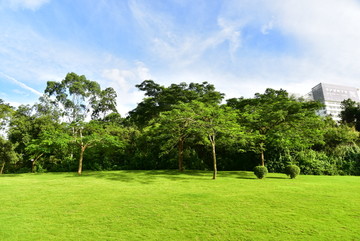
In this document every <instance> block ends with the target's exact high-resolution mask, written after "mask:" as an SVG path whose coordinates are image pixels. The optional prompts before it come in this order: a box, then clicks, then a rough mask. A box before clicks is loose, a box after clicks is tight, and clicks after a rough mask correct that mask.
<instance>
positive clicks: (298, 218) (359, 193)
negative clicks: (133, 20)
mask: <svg viewBox="0 0 360 241" xmlns="http://www.w3.org/2000/svg"><path fill="white" fill-rule="evenodd" d="M211 177H212V174H211V172H200V171H186V172H185V173H182V174H179V173H178V172H177V171H112V172H84V174H83V176H81V177H79V176H77V175H76V174H74V173H47V174H17V175H2V176H0V240H359V238H360V177H350V176H345V177H340V176H333V177H329V176H299V177H298V178H297V179H289V178H288V177H286V176H285V175H283V174H269V175H268V177H267V178H266V179H264V180H258V179H256V178H255V176H254V175H253V174H252V173H250V172H219V175H218V179H217V180H212V179H211Z"/></svg>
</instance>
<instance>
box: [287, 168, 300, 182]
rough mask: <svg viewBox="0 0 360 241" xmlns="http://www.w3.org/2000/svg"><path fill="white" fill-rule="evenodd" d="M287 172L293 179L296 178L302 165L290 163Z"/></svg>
mask: <svg viewBox="0 0 360 241" xmlns="http://www.w3.org/2000/svg"><path fill="white" fill-rule="evenodd" d="M285 174H286V175H288V176H290V178H291V179H294V178H295V177H296V176H297V175H299V174H300V167H298V166H296V165H288V166H287V167H286V168H285Z"/></svg>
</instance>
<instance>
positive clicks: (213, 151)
mask: <svg viewBox="0 0 360 241" xmlns="http://www.w3.org/2000/svg"><path fill="white" fill-rule="evenodd" d="M209 139H210V142H211V146H212V155H213V164H214V172H213V179H216V175H217V165H216V152H215V135H212V136H209Z"/></svg>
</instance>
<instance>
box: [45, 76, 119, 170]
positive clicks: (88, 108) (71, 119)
mask: <svg viewBox="0 0 360 241" xmlns="http://www.w3.org/2000/svg"><path fill="white" fill-rule="evenodd" d="M45 94H47V95H48V98H51V97H52V96H54V97H55V100H56V101H53V103H54V104H55V105H56V106H58V107H60V108H61V109H62V113H63V115H64V117H67V118H68V123H69V127H71V130H72V131H71V132H72V136H73V140H74V143H76V144H77V145H78V147H79V149H80V153H79V167H78V174H79V175H81V173H82V167H83V157H84V152H85V150H86V149H87V148H88V147H90V146H92V145H93V144H94V143H95V142H97V141H100V140H102V138H101V132H102V128H99V126H98V125H95V124H94V123H86V120H87V118H90V117H92V118H93V119H99V118H100V116H103V118H105V116H106V115H107V114H108V113H111V112H113V113H116V112H117V111H116V92H115V91H114V90H113V89H112V88H107V89H105V90H103V91H102V90H101V88H100V85H99V84H98V83H97V82H96V81H91V80H88V79H87V78H86V77H85V76H84V75H81V76H79V75H77V74H75V73H68V74H67V75H66V77H65V79H64V80H62V81H61V82H54V81H48V83H47V87H46V89H45Z"/></svg>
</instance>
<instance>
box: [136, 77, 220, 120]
mask: <svg viewBox="0 0 360 241" xmlns="http://www.w3.org/2000/svg"><path fill="white" fill-rule="evenodd" d="M136 87H137V88H139V89H140V90H141V91H145V98H144V99H143V101H142V102H140V103H139V104H138V106H137V107H136V108H135V109H134V110H132V111H130V112H129V119H130V120H131V121H132V122H134V123H136V124H137V125H138V126H140V127H145V126H146V125H147V124H148V122H149V121H150V120H151V119H153V118H156V117H157V116H159V114H160V113H161V112H163V111H170V110H171V109H172V107H173V106H174V105H176V104H179V103H180V102H182V103H189V102H191V101H194V100H197V101H200V102H203V103H208V104H219V103H220V102H221V100H222V99H223V97H224V94H222V93H220V92H218V91H216V90H215V87H214V86H213V85H211V84H209V83H207V82H203V83H201V84H198V83H190V84H189V85H188V84H186V83H180V84H172V85H170V86H169V87H164V86H161V85H159V84H157V83H155V82H154V81H152V80H145V81H143V82H142V83H141V84H139V85H136Z"/></svg>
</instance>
